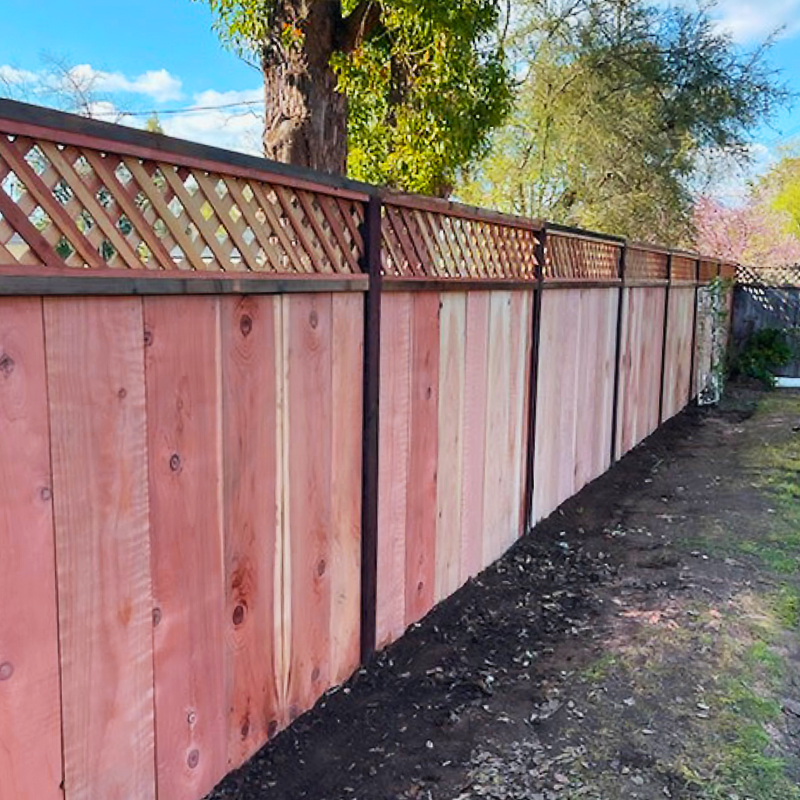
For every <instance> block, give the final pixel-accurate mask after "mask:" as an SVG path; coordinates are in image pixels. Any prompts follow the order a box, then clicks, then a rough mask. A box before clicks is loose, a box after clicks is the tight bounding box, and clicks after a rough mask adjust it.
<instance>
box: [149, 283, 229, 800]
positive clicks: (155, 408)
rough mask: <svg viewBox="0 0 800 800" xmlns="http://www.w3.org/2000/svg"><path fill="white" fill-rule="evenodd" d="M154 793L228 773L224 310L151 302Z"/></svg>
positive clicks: (196, 793) (182, 793) (194, 301)
mask: <svg viewBox="0 0 800 800" xmlns="http://www.w3.org/2000/svg"><path fill="white" fill-rule="evenodd" d="M144 320H145V330H146V332H147V334H146V335H147V341H148V346H147V348H146V350H145V375H146V380H147V420H148V459H149V468H150V531H151V553H152V565H153V566H152V574H153V600H154V604H155V609H156V610H155V612H154V614H155V618H154V619H155V620H158V624H157V625H156V626H155V629H154V634H153V646H154V668H155V699H156V764H157V771H158V773H157V776H158V792H159V796H161V797H169V798H175V800H196V798H198V797H202V796H203V795H205V794H207V793H208V792H209V791H210V790H211V789H212V788H213V787H214V785H215V784H216V783H217V782H218V781H219V780H220V779H221V778H222V777H223V776H224V774H225V772H226V771H227V734H226V729H227V724H226V723H227V714H226V710H225V676H224V668H225V658H224V654H225V649H224V638H223V637H224V634H223V615H224V613H225V578H224V564H223V529H222V496H221V495H222V454H221V447H220V446H221V425H222V418H221V410H222V408H221V396H220V391H221V387H220V375H219V365H220V362H219V347H218V335H219V300H218V299H217V298H215V297H211V298H194V297H183V298H166V297H152V298H147V299H145V301H144Z"/></svg>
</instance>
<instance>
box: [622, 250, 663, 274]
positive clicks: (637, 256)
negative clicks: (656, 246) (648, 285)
mask: <svg viewBox="0 0 800 800" xmlns="http://www.w3.org/2000/svg"><path fill="white" fill-rule="evenodd" d="M668 276H669V255H668V254H667V253H665V252H663V251H660V250H649V249H647V248H646V247H637V246H629V247H628V250H627V252H626V254H625V278H626V279H627V280H636V279H640V280H666V279H667V277H668Z"/></svg>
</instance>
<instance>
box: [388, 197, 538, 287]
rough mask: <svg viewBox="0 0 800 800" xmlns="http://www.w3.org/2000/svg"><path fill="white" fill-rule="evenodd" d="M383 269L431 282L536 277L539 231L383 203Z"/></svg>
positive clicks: (389, 272)
mask: <svg viewBox="0 0 800 800" xmlns="http://www.w3.org/2000/svg"><path fill="white" fill-rule="evenodd" d="M382 227H383V230H382V240H383V242H382V244H383V248H382V249H383V253H382V256H383V271H384V274H386V275H389V276H398V277H427V278H519V279H524V280H527V279H530V280H534V279H535V278H536V241H537V240H536V232H535V231H533V230H531V229H529V228H522V227H514V226H512V225H504V224H501V223H496V222H490V221H488V220H485V219H479V218H466V217H461V216H451V215H449V214H442V213H438V212H433V211H428V210H424V209H421V208H409V207H406V206H398V205H393V204H391V203H386V204H385V205H384V216H383V226H382Z"/></svg>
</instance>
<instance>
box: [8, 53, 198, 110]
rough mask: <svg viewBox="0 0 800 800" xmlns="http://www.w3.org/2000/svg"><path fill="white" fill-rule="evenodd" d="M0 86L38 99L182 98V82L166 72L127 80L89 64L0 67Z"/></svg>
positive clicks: (159, 100) (145, 74)
mask: <svg viewBox="0 0 800 800" xmlns="http://www.w3.org/2000/svg"><path fill="white" fill-rule="evenodd" d="M0 84H1V85H5V86H6V87H8V88H9V89H17V90H22V89H24V90H26V91H27V92H29V93H30V94H31V95H33V96H40V97H41V96H45V95H48V94H53V95H58V94H61V95H62V96H65V95H70V94H75V93H80V94H81V95H84V96H88V95H96V94H98V93H101V94H104V95H116V94H128V95H139V96H141V97H146V98H148V99H149V100H150V101H151V102H154V103H167V102H175V101H179V100H181V99H183V90H182V87H183V83H182V81H181V79H180V78H177V77H175V76H174V75H172V74H170V73H169V72H168V71H167V70H165V69H156V70H148V71H147V72H143V73H142V74H141V75H135V76H132V77H130V76H127V75H124V74H123V73H121V72H106V71H104V70H99V69H95V68H94V67H93V66H91V64H78V65H76V66H70V65H68V64H62V63H61V62H59V61H58V60H53V61H52V63H48V64H46V65H45V66H44V67H43V68H42V69H39V70H35V71H34V70H27V69H19V68H17V67H13V66H11V65H10V64H0Z"/></svg>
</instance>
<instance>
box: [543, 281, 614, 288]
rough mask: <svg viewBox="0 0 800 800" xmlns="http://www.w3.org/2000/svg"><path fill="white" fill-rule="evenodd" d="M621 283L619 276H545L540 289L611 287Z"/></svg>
mask: <svg viewBox="0 0 800 800" xmlns="http://www.w3.org/2000/svg"><path fill="white" fill-rule="evenodd" d="M621 285H622V281H621V280H620V279H619V278H606V279H605V280H598V279H596V278H545V279H544V280H543V281H542V289H611V288H613V287H615V286H621Z"/></svg>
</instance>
